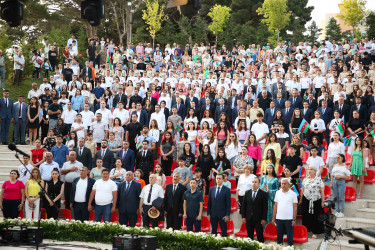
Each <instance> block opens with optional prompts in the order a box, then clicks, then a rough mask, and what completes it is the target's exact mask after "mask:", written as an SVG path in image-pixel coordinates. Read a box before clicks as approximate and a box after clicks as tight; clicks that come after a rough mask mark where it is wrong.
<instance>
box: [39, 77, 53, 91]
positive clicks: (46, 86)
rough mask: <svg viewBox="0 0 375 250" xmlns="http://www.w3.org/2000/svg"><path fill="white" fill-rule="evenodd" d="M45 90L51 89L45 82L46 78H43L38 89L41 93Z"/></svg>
mask: <svg viewBox="0 0 375 250" xmlns="http://www.w3.org/2000/svg"><path fill="white" fill-rule="evenodd" d="M45 88H49V89H52V86H51V84H49V83H48V82H47V78H43V83H42V84H40V86H39V89H40V90H41V91H42V92H44V90H45Z"/></svg>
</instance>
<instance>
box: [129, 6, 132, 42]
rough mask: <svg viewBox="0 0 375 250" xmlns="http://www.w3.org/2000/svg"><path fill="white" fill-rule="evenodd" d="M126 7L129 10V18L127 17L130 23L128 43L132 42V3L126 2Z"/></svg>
mask: <svg viewBox="0 0 375 250" xmlns="http://www.w3.org/2000/svg"><path fill="white" fill-rule="evenodd" d="M128 7H129V8H130V16H129V23H130V42H132V25H133V9H132V2H128Z"/></svg>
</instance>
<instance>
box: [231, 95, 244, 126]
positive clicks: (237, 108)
mask: <svg viewBox="0 0 375 250" xmlns="http://www.w3.org/2000/svg"><path fill="white" fill-rule="evenodd" d="M241 105H242V101H241V99H238V100H237V105H236V106H235V107H234V108H233V109H229V113H230V115H229V117H230V119H231V120H230V124H233V123H234V122H235V121H236V119H237V117H238V111H240V109H242V106H241Z"/></svg>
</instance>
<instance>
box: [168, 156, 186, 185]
mask: <svg viewBox="0 0 375 250" xmlns="http://www.w3.org/2000/svg"><path fill="white" fill-rule="evenodd" d="M178 165H179V166H178V168H176V169H175V170H174V171H173V174H174V173H179V174H180V175H181V179H180V183H181V184H182V185H184V186H186V185H187V184H188V183H189V180H190V177H189V176H190V170H189V168H187V167H186V157H185V156H184V155H181V156H180V159H178ZM172 176H173V175H172Z"/></svg>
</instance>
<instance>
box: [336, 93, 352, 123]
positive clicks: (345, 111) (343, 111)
mask: <svg viewBox="0 0 375 250" xmlns="http://www.w3.org/2000/svg"><path fill="white" fill-rule="evenodd" d="M344 101H345V98H344V97H343V96H340V97H339V100H338V101H337V104H336V105H335V110H338V111H339V112H340V118H342V117H343V116H345V118H344V119H345V121H346V122H349V119H350V106H349V105H348V104H345V102H344Z"/></svg>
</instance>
